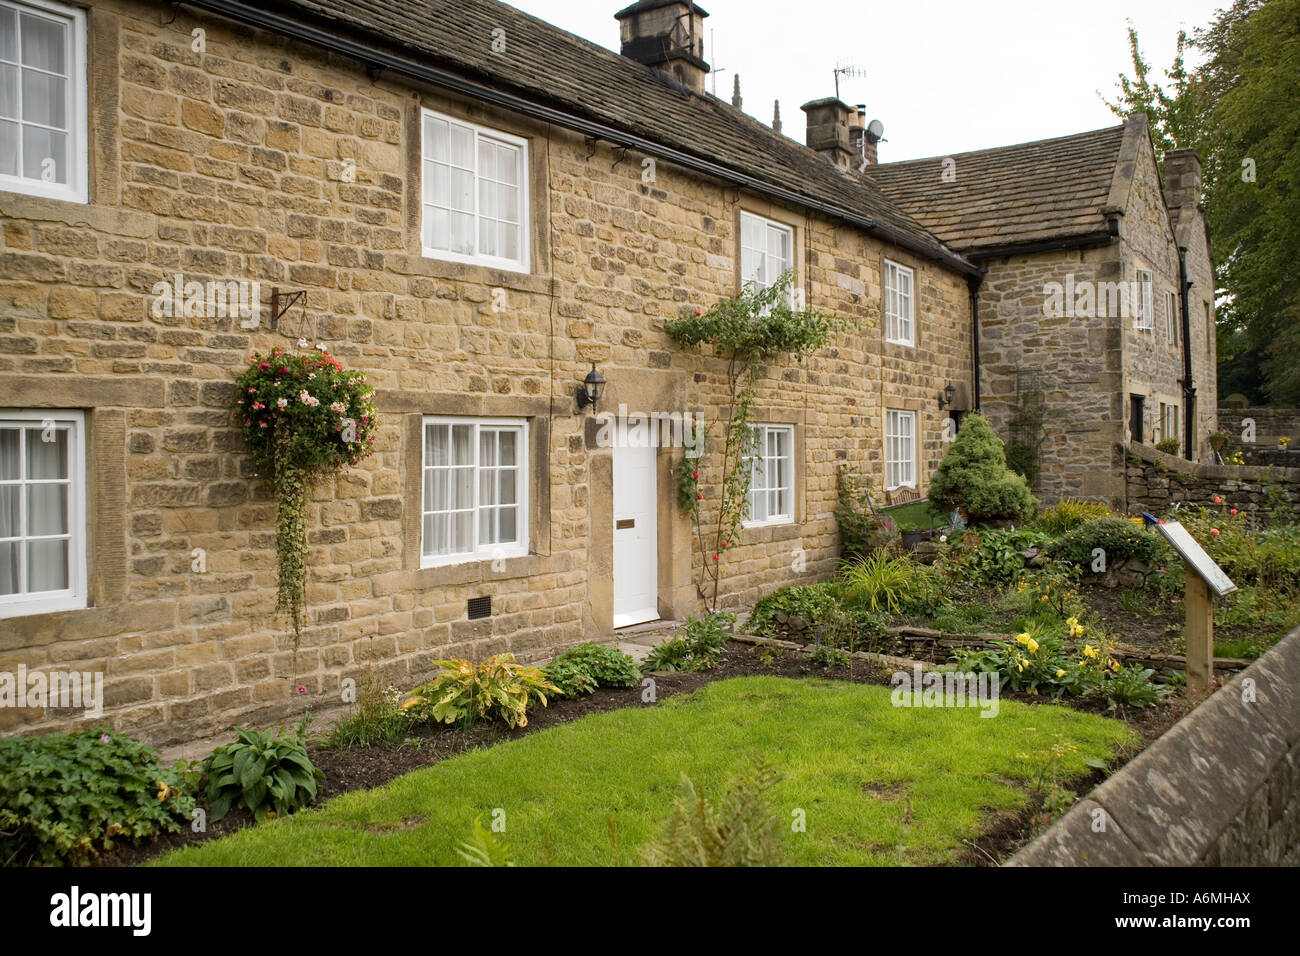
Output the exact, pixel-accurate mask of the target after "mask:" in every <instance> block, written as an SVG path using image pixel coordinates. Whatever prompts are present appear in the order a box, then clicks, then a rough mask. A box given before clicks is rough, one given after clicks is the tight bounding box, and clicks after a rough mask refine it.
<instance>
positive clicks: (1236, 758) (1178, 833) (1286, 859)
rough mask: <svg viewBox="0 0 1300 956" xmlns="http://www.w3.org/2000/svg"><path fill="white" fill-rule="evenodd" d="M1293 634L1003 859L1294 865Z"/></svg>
mask: <svg viewBox="0 0 1300 956" xmlns="http://www.w3.org/2000/svg"><path fill="white" fill-rule="evenodd" d="M1297 684H1300V630H1298V631H1293V632H1292V633H1291V634H1290V635H1289V636H1288V637H1287V638H1285V639H1284V640H1283V641H1282V642H1281V643H1279V644H1278V645H1277V646H1276V647H1274V648H1273V649H1272V650H1271V651H1269V652H1268V653H1267V654H1265V655H1264V656H1263V657H1261V658H1260V659H1259V660H1258V661H1256V662H1255V663H1254V664H1252V665H1251V666H1250V667H1248V668H1247V669H1246V670H1244V671H1242V672H1241V673H1240V674H1238V675H1237V676H1236V677H1234V678H1233V679H1232V680H1231V681H1229V682H1228V683H1226V684H1225V685H1224V686H1223V687H1222V688H1221V689H1220V690H1219V691H1218V692H1217V693H1215V694H1214V695H1213V696H1212V697H1210V699H1209V700H1207V701H1205V702H1204V703H1202V704H1201V705H1200V706H1199V707H1197V708H1196V709H1195V710H1193V711H1192V712H1191V713H1190V714H1189V715H1188V716H1186V717H1184V718H1183V719H1182V720H1181V721H1179V722H1178V723H1177V724H1175V725H1174V726H1173V727H1172V728H1171V729H1170V730H1169V731H1168V732H1167V733H1165V734H1164V736H1162V737H1161V738H1160V739H1158V740H1157V741H1156V742H1155V743H1153V744H1152V745H1151V746H1150V747H1148V748H1147V749H1146V750H1144V751H1143V752H1142V753H1141V754H1139V755H1138V756H1137V757H1136V758H1134V759H1133V761H1132V762H1130V763H1129V764H1128V765H1126V766H1125V767H1123V768H1122V769H1121V770H1119V771H1118V772H1117V773H1116V774H1115V775H1114V776H1112V777H1110V778H1108V779H1107V780H1106V781H1105V782H1104V783H1102V784H1101V785H1100V786H1099V787H1097V788H1096V789H1095V790H1093V791H1092V793H1090V794H1088V795H1087V796H1086V797H1084V798H1083V799H1082V800H1080V801H1079V802H1078V803H1077V804H1076V805H1075V806H1074V807H1073V808H1072V809H1071V810H1070V812H1069V813H1067V814H1066V815H1065V816H1064V817H1063V818H1061V820H1059V821H1058V822H1057V823H1056V824H1055V825H1053V826H1052V827H1051V828H1050V829H1048V830H1047V832H1046V833H1044V834H1043V835H1042V836H1040V837H1039V838H1038V839H1036V840H1034V841H1033V842H1032V843H1030V844H1029V845H1028V846H1026V847H1025V848H1024V849H1022V850H1021V851H1020V852H1019V853H1017V854H1016V855H1015V856H1014V857H1012V858H1011V860H1010V861H1009V865H1012V866H1197V865H1201V866H1237V865H1256V866H1258V865H1276V866H1296V865H1297V864H1300V704H1297V701H1296V696H1295V688H1296V686H1297Z"/></svg>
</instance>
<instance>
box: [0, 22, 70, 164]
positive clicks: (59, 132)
mask: <svg viewBox="0 0 1300 956" xmlns="http://www.w3.org/2000/svg"><path fill="white" fill-rule="evenodd" d="M69 34H70V27H69V24H68V23H67V22H66V21H60V20H57V19H50V18H49V17H45V16H39V15H35V14H31V13H26V12H24V13H17V11H15V10H13V9H12V8H2V9H0V173H5V174H8V175H10V176H22V177H24V178H26V179H43V178H45V177H46V175H47V170H48V173H49V174H51V175H52V178H53V180H54V181H55V182H58V183H66V182H67V181H68V167H69V163H68V129H69V123H70V119H71V117H70V116H69V98H68V91H69V85H68V70H69V68H70V66H71V64H70V63H69V62H68V46H69V45H68V39H69Z"/></svg>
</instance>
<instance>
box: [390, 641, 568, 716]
mask: <svg viewBox="0 0 1300 956" xmlns="http://www.w3.org/2000/svg"><path fill="white" fill-rule="evenodd" d="M434 663H436V664H437V665H438V666H439V667H441V668H442V669H443V670H442V673H440V674H439V675H438V676H437V677H435V678H434V679H433V680H431V681H429V683H427V684H422V685H420V686H419V687H417V688H415V690H413V691H411V696H410V697H408V698H407V699H406V701H405V702H404V703H403V704H402V709H403V710H404V711H409V712H410V713H411V715H412V717H413V719H415V720H419V721H425V720H432V721H435V722H437V723H440V724H460V726H462V727H469V726H471V725H472V724H474V723H475V722H476V721H479V720H482V719H485V718H486V719H489V720H490V719H493V718H495V719H498V720H501V721H504V722H505V725H506V726H507V727H525V726H527V725H528V708H529V707H530V706H531V705H532V704H533V703H534V702H537V703H540V704H541V705H542V706H543V707H545V706H546V695H547V694H558V693H559V692H560V689H559V688H558V687H556V686H555V685H554V684H552V683H551V682H550V681H549V680H547V679H546V678H545V677H544V676H543V675H542V672H541V670H539V669H538V668H536V667H525V666H524V665H522V664H516V663H515V655H513V654H497V655H495V656H494V657H489V658H488V659H487V660H486V661H484V662H483V663H482V664H478V665H475V664H472V663H470V662H469V661H463V660H450V661H435V662H434Z"/></svg>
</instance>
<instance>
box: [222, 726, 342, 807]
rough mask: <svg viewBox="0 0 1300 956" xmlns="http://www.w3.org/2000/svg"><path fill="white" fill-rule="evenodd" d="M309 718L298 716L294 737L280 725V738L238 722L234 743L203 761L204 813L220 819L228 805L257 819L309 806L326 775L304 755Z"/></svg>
mask: <svg viewBox="0 0 1300 956" xmlns="http://www.w3.org/2000/svg"><path fill="white" fill-rule="evenodd" d="M307 723H308V721H307V720H305V719H304V720H300V721H299V722H298V724H297V725H296V726H295V727H294V732H293V735H292V736H287V735H285V734H284V728H281V729H280V734H281V736H278V737H275V736H272V735H271V733H270V732H269V731H268V732H266V733H262V732H259V731H256V730H249V729H248V728H247V727H236V728H235V738H236V739H235V742H234V743H233V744H227V745H226V746H224V747H218V748H217V749H216V750H214V751H213V752H212V753H211V754H210V755H209V756H208V758H207V759H206V760H204V761H203V774H204V779H205V789H204V796H203V802H204V805H205V806H206V807H207V809H208V818H209V819H210V820H213V821H216V820H220V819H221V818H222V817H224V816H225V815H226V814H227V813H229V812H230V808H231V807H244V808H245V809H247V810H248V811H249V812H251V813H252V814H253V817H254V819H256V820H257V822H258V823H261V822H262V821H263V820H268V819H274V818H276V817H281V816H284V815H286V814H289V813H293V812H294V811H296V810H299V809H301V808H302V807H305V806H308V805H310V804H311V803H312V801H314V800H315V799H316V790H317V788H316V781H317V780H318V779H320V778H321V777H324V776H325V774H324V773H322V772H321V771H320V770H318V769H317V768H316V766H315V764H313V763H312V762H311V758H310V757H308V756H307V737H306V730H307Z"/></svg>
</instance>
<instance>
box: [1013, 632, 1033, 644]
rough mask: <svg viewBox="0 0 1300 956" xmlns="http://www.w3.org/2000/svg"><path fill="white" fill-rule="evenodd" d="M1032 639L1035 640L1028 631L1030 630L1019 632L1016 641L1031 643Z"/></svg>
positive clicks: (1018, 642)
mask: <svg viewBox="0 0 1300 956" xmlns="http://www.w3.org/2000/svg"><path fill="white" fill-rule="evenodd" d="M1032 640H1033V638H1032V637H1030V636H1029V632H1028V631H1026V632H1025V633H1024V634H1017V635H1016V643H1017V644H1028V643H1029V642H1030V641H1032Z"/></svg>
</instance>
